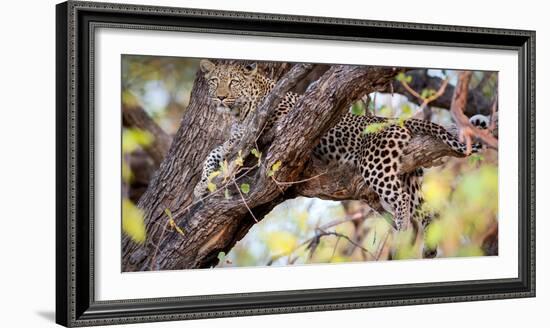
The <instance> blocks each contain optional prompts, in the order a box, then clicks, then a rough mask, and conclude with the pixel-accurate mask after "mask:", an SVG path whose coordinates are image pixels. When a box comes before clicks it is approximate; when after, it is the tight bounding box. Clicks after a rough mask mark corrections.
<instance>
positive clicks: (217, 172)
mask: <svg viewBox="0 0 550 328" xmlns="http://www.w3.org/2000/svg"><path fill="white" fill-rule="evenodd" d="M220 174H221V172H220V171H214V172H212V173H210V175H209V176H208V181H210V180H212V179H214V178H215V177H217V176H218V175H220Z"/></svg>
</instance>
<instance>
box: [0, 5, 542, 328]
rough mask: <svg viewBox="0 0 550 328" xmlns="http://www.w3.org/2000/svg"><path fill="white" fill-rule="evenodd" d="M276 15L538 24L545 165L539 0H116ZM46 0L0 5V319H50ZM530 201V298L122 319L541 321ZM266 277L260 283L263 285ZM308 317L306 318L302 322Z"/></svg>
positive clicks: (237, 323) (51, 88)
mask: <svg viewBox="0 0 550 328" xmlns="http://www.w3.org/2000/svg"><path fill="white" fill-rule="evenodd" d="M119 1H120V2H126V3H148V4H156V5H172V6H182V7H202V8H209V9H227V10H239V11H257V12H273V13H284V14H299V15H317V16H333V17H350V18H362V19H378V20H398V21H410V22H425V23H438V24H456V25H474V26H488V27H507V28H518V29H533V30H536V31H537V41H538V43H537V59H538V62H537V76H538V78H537V84H538V91H539V92H538V93H539V94H538V99H537V108H538V109H539V110H538V113H537V122H538V125H539V129H538V132H537V139H538V140H539V144H540V145H542V147H539V149H538V158H537V166H538V168H539V172H537V173H538V184H539V186H543V185H544V184H546V183H548V182H549V181H548V177H549V174H548V172H547V171H546V172H545V171H544V170H545V168H547V167H548V166H549V165H550V163H549V162H548V159H549V157H548V153H547V151H546V147H545V144H544V141H545V135H544V132H545V130H546V129H545V127H544V122H545V121H548V120H550V114H549V110H548V109H549V108H550V103H549V100H548V98H547V95H546V92H544V90H548V89H550V82H549V80H548V79H547V78H546V76H547V75H546V74H550V67H549V62H548V58H550V23H549V22H548V18H547V13H548V12H547V10H546V9H545V7H546V6H545V5H544V2H543V1H534V0H533V1H531V0H523V1H521V2H518V1H513V2H512V1H510V3H505V2H503V1H472V0H462V1H458V2H453V3H446V2H443V1H423V2H422V3H421V2H420V1H407V0H393V1H391V2H388V1H368V2H367V1H353V0H331V1H295V0H294V1H293V0H276V1H254V0H234V1H223V0H208V1H193V0H171V1H169V0H157V1H153V0H130V1H128V0H126V1H123V0H119ZM55 3H57V1H53V0H40V1H39V0H32V1H30V0H27V1H9V2H4V3H3V5H2V9H1V10H0V15H1V18H0V24H1V29H0V33H1V37H0V42H2V47H1V50H0V58H1V60H0V96H1V97H0V117H1V118H0V145H1V149H2V156H1V159H2V160H1V161H0V205H1V210H0V223H1V227H2V228H1V230H0V231H1V232H0V245H1V247H0V301H1V305H0V306H1V307H0V309H2V310H1V313H2V314H1V315H0V323H1V324H0V326H2V327H53V326H54V325H55V324H54V321H53V320H54V319H53V318H54V308H55V299H54V296H55V295H54V294H55V284H54V275H55V269H54V268H55V264H54V261H55V245H54V237H55V214H54V213H55V174H54V172H55V171H54V168H55V110H54V98H55V84H54V79H55V10H54V5H55ZM545 191H546V190H544V189H540V190H539V193H538V196H537V200H538V208H537V217H538V223H537V249H538V252H537V269H538V270H537V271H538V272H537V276H538V281H537V282H538V284H537V294H538V296H537V298H535V299H520V300H503V301H486V302H473V303H458V304H438V305H422V306H405V307H399V308H379V309H363V310H351V311H336V312H320V313H303V314H289V315H274V316H262V317H245V318H230V319H213V320H199V321H188V322H170V323H156V324H140V325H132V326H131V327H136V328H137V327H182V326H183V327H209V326H212V325H223V326H224V327H258V326H261V327H262V328H263V327H284V326H288V325H292V324H294V325H301V326H305V325H307V326H314V327H333V326H336V325H350V326H367V327H380V326H386V325H387V326H388V327H395V326H397V325H407V327H426V326H445V327H446V328H451V327H461V328H464V327H470V326H471V327H478V326H482V325H486V326H490V327H512V326H516V327H517V326H524V325H525V324H528V325H530V326H532V327H539V326H543V325H544V324H542V323H539V322H544V320H545V317H546V311H547V309H548V306H549V305H550V302H549V301H550V285H549V283H548V279H547V277H548V276H549V274H550V264H549V260H548V257H549V254H548V253H547V252H549V251H550V247H549V246H550V243H549V241H548V239H547V238H545V234H546V233H547V232H548V231H549V229H550V221H549V220H547V219H546V217H545V216H546V215H545V214H546V213H548V212H549V210H550V208H549V205H548V204H549V202H547V201H546V198H547V193H546V192H545ZM267 283H269V282H266V284H267ZM305 320H307V321H305Z"/></svg>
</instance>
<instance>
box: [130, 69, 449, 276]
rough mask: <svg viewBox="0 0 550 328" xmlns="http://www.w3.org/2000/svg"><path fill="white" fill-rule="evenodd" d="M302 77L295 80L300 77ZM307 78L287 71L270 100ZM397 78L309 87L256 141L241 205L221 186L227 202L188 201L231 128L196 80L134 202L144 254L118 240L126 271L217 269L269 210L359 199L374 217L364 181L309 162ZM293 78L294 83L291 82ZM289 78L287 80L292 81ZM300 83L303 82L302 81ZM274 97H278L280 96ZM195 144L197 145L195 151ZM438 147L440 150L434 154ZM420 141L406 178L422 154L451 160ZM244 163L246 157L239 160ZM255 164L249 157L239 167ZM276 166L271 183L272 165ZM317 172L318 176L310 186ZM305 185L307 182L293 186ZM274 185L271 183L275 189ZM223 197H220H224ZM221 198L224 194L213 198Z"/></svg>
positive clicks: (337, 77) (359, 73)
mask: <svg viewBox="0 0 550 328" xmlns="http://www.w3.org/2000/svg"><path fill="white" fill-rule="evenodd" d="M300 70H301V71H300ZM309 70H311V67H309V66H307V65H306V66H302V67H294V68H293V69H292V70H291V71H290V72H288V73H287V75H285V76H284V77H283V78H282V79H281V82H280V83H279V84H278V85H277V86H276V87H275V92H274V94H273V95H272V98H273V99H271V101H275V102H276V101H277V99H278V96H279V95H278V92H284V91H285V90H288V88H291V87H293V86H295V85H296V83H297V80H299V79H300V77H303V76H304V74H305V73H307V72H308V71H309ZM397 72H398V70H396V69H393V68H381V67H368V66H364V67H357V66H341V65H334V66H332V67H331V68H330V69H329V70H328V71H326V72H325V74H323V75H322V76H321V77H320V78H319V79H318V80H317V81H316V82H314V83H313V84H311V85H310V86H309V87H308V88H307V90H306V92H305V94H304V96H303V97H302V98H301V100H300V101H299V102H298V103H297V104H296V106H295V107H294V108H293V110H292V111H290V112H289V113H288V115H287V116H285V118H284V119H283V120H282V121H281V122H280V123H279V125H278V127H277V128H276V129H272V131H268V133H267V134H266V137H265V138H262V141H263V142H262V144H264V145H266V146H265V148H262V149H261V151H262V153H263V156H262V165H261V166H260V167H259V168H255V169H251V170H248V171H247V174H245V175H243V176H240V177H238V181H237V182H236V184H242V183H248V184H249V185H250V192H249V193H248V194H246V195H244V196H243V197H245V201H243V200H242V199H241V198H240V196H239V195H240V194H239V192H238V189H237V188H234V186H227V190H228V192H229V193H230V195H231V198H230V199H226V198H225V197H224V193H223V192H219V193H216V194H214V195H211V196H209V197H208V198H205V199H204V200H202V201H199V202H197V203H193V204H192V203H191V202H192V190H193V188H194V186H195V184H196V183H197V182H198V180H199V176H200V171H201V167H202V162H203V160H204V158H205V157H206V155H207V154H208V152H209V151H210V150H211V149H212V148H213V147H214V146H216V145H218V144H220V143H221V142H222V141H223V140H224V139H225V138H226V137H227V133H226V132H227V131H228V127H229V125H230V123H229V122H228V121H226V120H224V118H223V117H222V116H220V115H218V114H216V113H215V111H214V110H210V109H209V108H208V106H207V103H206V100H207V97H206V87H205V85H206V83H205V81H204V79H203V78H202V77H201V76H197V79H196V82H195V85H194V88H193V91H192V96H191V103H190V105H189V107H188V109H187V111H186V112H185V114H184V116H183V119H182V124H181V127H180V129H179V130H178V132H177V133H176V136H175V137H174V141H173V143H172V146H171V148H170V150H169V152H168V155H167V156H166V158H165V160H164V161H163V162H162V164H161V166H160V168H159V170H158V172H157V173H156V175H155V177H154V178H153V180H152V181H151V183H150V185H149V188H148V189H147V192H146V193H145V194H144V196H143V197H142V198H141V200H140V203H139V207H140V208H141V209H142V210H143V211H144V213H145V222H146V227H147V241H146V242H145V244H143V245H138V244H135V243H133V242H132V241H131V240H130V239H129V238H127V237H124V239H123V254H122V256H123V259H122V269H123V271H143V270H170V269H187V268H202V267H210V266H213V265H216V264H217V262H218V258H217V256H218V254H219V253H220V252H222V251H223V252H226V253H227V252H228V251H229V250H230V249H231V248H232V247H233V245H234V244H235V243H236V242H237V241H238V240H240V239H241V238H243V237H244V235H245V234H246V233H247V232H248V230H249V229H250V228H251V227H252V226H253V225H254V224H255V223H256V221H255V218H257V219H258V220H261V219H262V218H263V217H264V215H265V214H267V213H269V212H270V211H271V210H272V209H273V207H275V206H276V205H278V204H280V203H281V202H283V201H285V200H287V199H291V198H294V197H296V196H299V195H304V196H308V197H319V198H325V199H363V200H365V201H367V203H369V204H370V205H371V207H373V208H374V209H376V210H382V209H381V206H380V205H379V202H378V200H377V197H376V195H375V194H374V193H372V192H370V191H368V190H363V189H364V188H362V181H361V179H360V178H359V177H358V175H356V174H354V173H353V170H349V169H346V168H342V167H340V168H329V167H326V165H324V164H323V163H322V162H320V161H319V160H317V159H315V158H312V157H311V150H312V149H313V148H314V147H315V145H316V144H317V143H318V140H319V139H320V137H321V136H322V135H323V134H325V133H326V132H327V131H328V130H329V129H330V128H331V127H332V126H334V125H335V124H336V122H337V121H338V120H339V118H340V117H341V116H342V115H343V114H344V113H345V112H347V110H348V108H349V106H350V104H351V103H352V102H353V101H356V100H357V99H360V98H361V97H362V96H364V95H365V94H368V93H371V92H374V91H387V90H388V89H389V87H388V86H389V84H391V83H392V81H393V78H394V76H395V74H397ZM293 74H295V75H293ZM293 76H294V77H293ZM306 76H307V74H306ZM277 90H279V91H277ZM271 107H272V102H269V101H267V102H266V103H264V104H263V105H262V106H261V107H260V109H259V110H258V111H257V112H256V115H258V117H257V118H254V119H252V120H251V122H252V124H259V125H257V126H254V127H253V128H252V129H251V132H250V134H249V135H247V136H245V138H243V142H242V143H241V144H240V145H239V146H238V147H236V149H235V150H234V151H233V153H235V152H236V151H238V150H239V149H246V147H249V146H250V145H251V143H252V142H253V141H254V140H255V137H256V131H258V129H259V126H261V123H262V122H263V121H265V117H266V116H265V115H266V114H268V113H269V111H270V109H271ZM197 141H200V142H197ZM439 146H441V147H442V148H438V147H439ZM439 146H437V143H436V142H434V141H433V140H432V139H429V138H428V139H426V138H425V137H421V138H419V139H418V140H417V139H415V140H413V142H412V143H411V145H410V146H409V147H410V149H409V152H408V153H407V155H406V158H405V162H406V164H405V165H404V169H405V170H412V169H413V168H414V167H418V166H419V163H421V164H423V165H429V164H430V163H428V161H427V160H426V159H425V158H423V157H421V156H419V155H418V154H419V153H424V154H426V149H429V152H428V153H427V154H428V155H427V156H428V158H430V159H431V160H433V161H437V159H438V158H440V157H441V156H446V155H452V156H456V155H457V154H453V153H452V152H450V150H449V149H448V148H445V147H444V146H443V145H439ZM243 154H248V152H243ZM255 161H256V159H255V158H253V157H252V156H249V158H248V160H246V161H245V166H248V165H249V164H250V162H255ZM278 161H281V163H282V166H281V168H280V169H279V170H277V171H276V172H275V174H274V175H273V176H268V174H267V173H268V171H269V169H270V168H271V167H272V165H273V164H274V163H276V162H278ZM320 173H324V174H322V175H320V176H319V177H317V178H314V179H309V178H311V177H315V176H317V175H319V174H320ZM303 179H306V181H304V182H302V183H295V182H299V181H301V180H303ZM276 181H277V182H276ZM224 189H225V188H224ZM220 190H221V189H220ZM166 209H169V210H170V211H171V213H172V217H173V219H174V222H175V223H176V224H177V225H178V226H179V228H181V230H182V231H183V234H180V233H178V232H176V231H175V230H174V229H173V228H172V227H170V225H169V224H168V222H169V220H168V217H167V215H166V214H165V210H166Z"/></svg>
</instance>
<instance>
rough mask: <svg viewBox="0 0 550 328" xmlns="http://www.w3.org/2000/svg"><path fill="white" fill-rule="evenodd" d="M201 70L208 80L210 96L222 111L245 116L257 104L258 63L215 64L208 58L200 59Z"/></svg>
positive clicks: (215, 105)
mask: <svg viewBox="0 0 550 328" xmlns="http://www.w3.org/2000/svg"><path fill="white" fill-rule="evenodd" d="M200 68H201V71H202V72H203V73H204V77H205V78H206V79H207V81H208V96H209V97H210V101H211V103H212V104H213V105H214V107H215V108H216V110H217V111H218V112H220V113H229V114H231V115H234V116H238V117H241V118H242V117H243V116H245V115H246V114H247V113H248V112H249V111H250V109H251V107H252V106H255V105H256V103H257V101H258V96H259V92H258V90H256V85H255V79H254V78H255V76H256V74H257V71H258V67H257V64H256V63H251V64H244V65H243V64H218V65H216V64H214V63H212V62H211V61H209V60H207V59H203V60H201V61H200Z"/></svg>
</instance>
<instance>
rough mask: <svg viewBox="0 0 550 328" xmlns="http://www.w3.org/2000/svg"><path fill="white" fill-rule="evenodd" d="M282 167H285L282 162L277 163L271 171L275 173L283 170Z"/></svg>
mask: <svg viewBox="0 0 550 328" xmlns="http://www.w3.org/2000/svg"><path fill="white" fill-rule="evenodd" d="M281 165H283V163H282V162H281V161H277V162H275V164H273V165H271V171H273V172H277V171H279V169H280V168H281Z"/></svg>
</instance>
